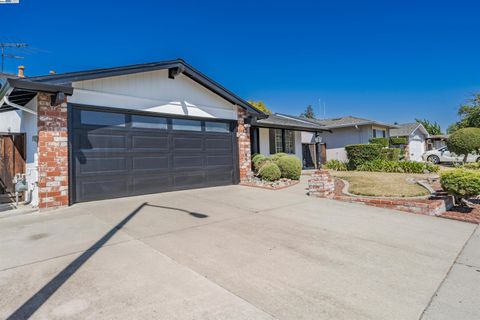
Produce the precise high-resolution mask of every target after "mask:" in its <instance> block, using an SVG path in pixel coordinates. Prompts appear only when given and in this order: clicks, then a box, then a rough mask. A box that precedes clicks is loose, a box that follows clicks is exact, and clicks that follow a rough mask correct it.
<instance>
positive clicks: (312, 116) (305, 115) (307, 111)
mask: <svg viewBox="0 0 480 320" xmlns="http://www.w3.org/2000/svg"><path fill="white" fill-rule="evenodd" d="M300 117H302V118H307V119H315V113H314V112H313V108H312V106H311V105H308V107H307V109H305V111H304V112H302V113H301V114H300Z"/></svg>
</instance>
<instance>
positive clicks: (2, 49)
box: [0, 42, 28, 72]
mask: <svg viewBox="0 0 480 320" xmlns="http://www.w3.org/2000/svg"><path fill="white" fill-rule="evenodd" d="M27 46H28V44H26V43H23V42H0V54H1V56H2V68H1V72H3V69H4V66H5V59H7V58H8V59H23V57H21V56H16V55H13V54H9V53H7V52H6V50H7V48H11V49H20V48H25V47H27Z"/></svg>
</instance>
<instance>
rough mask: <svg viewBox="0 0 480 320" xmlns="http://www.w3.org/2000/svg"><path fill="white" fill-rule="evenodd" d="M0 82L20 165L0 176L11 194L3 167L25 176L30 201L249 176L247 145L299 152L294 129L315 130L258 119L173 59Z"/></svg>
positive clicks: (2, 128)
mask: <svg viewBox="0 0 480 320" xmlns="http://www.w3.org/2000/svg"><path fill="white" fill-rule="evenodd" d="M21 71H22V72H23V69H22V70H21ZM0 81H1V82H0V85H1V87H0V133H1V134H2V137H6V139H9V141H10V140H12V141H13V142H15V141H14V140H15V139H16V138H14V137H21V138H19V139H20V140H19V142H18V143H17V145H15V143H13V144H14V148H13V150H14V152H17V153H19V154H20V155H19V157H17V159H20V158H22V159H23V162H24V164H25V165H24V166H18V167H12V169H11V170H10V171H9V174H8V175H5V176H4V177H1V176H0V179H1V180H4V181H2V183H3V184H10V185H9V190H7V192H10V193H12V192H13V191H14V190H13V189H12V188H13V186H12V184H11V178H12V176H14V175H16V174H23V175H25V179H26V182H27V187H28V192H27V199H26V201H27V202H29V203H31V204H32V205H34V206H37V205H38V207H39V208H40V209H44V208H55V207H59V206H65V205H70V204H73V203H77V202H85V201H94V200H102V199H110V198H117V197H125V196H132V195H140V194H147V193H157V192H164V191H173V190H182V189H190V188H201V187H209V186H219V185H229V184H236V183H238V182H240V181H241V180H244V179H247V178H248V177H249V176H250V175H251V152H252V149H253V151H254V152H262V153H265V154H270V153H272V152H279V151H283V152H287V153H291V154H295V155H296V156H297V157H299V158H300V159H302V152H301V132H302V131H309V132H313V133H315V132H321V129H320V126H319V125H318V124H314V123H311V122H308V121H304V120H302V121H299V120H296V119H293V118H288V117H284V116H281V115H271V116H270V117H269V118H268V119H267V117H268V115H266V114H264V113H262V112H261V111H259V110H257V109H256V108H255V107H253V106H251V105H250V104H249V103H247V102H246V101H245V100H243V99H242V98H240V97H238V96H237V95H235V94H234V93H233V92H231V91H230V90H228V89H227V88H225V87H223V86H222V85H220V84H219V83H217V82H215V81H214V80H212V79H210V78H209V77H207V76H206V75H204V74H202V73H201V72H200V71H198V70H196V69H195V68H193V67H192V66H191V65H189V64H187V63H186V62H185V61H184V60H182V59H177V60H170V61H161V62H154V63H146V64H137V65H129V66H122V67H114V68H104V69H94V70H86V71H79V72H70V73H63V74H49V75H46V76H39V77H29V78H25V77H18V78H15V77H4V78H2V80H0ZM252 144H253V145H252ZM9 161H11V159H10V160H9ZM8 180H10V182H9V181H8Z"/></svg>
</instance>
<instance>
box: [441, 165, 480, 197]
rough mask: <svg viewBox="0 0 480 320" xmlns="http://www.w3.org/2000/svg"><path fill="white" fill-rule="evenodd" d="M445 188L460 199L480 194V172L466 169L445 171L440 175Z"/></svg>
mask: <svg viewBox="0 0 480 320" xmlns="http://www.w3.org/2000/svg"><path fill="white" fill-rule="evenodd" d="M440 183H441V184H442V188H443V190H445V191H447V192H448V193H450V194H452V195H453V196H455V200H456V201H457V203H458V200H459V199H462V198H468V197H472V196H476V195H479V194H480V172H479V171H473V170H465V169H455V170H450V171H445V172H443V173H442V174H441V175H440Z"/></svg>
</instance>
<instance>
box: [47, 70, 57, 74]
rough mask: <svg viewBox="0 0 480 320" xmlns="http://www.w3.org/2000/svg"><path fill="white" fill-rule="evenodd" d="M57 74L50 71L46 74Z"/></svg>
mask: <svg viewBox="0 0 480 320" xmlns="http://www.w3.org/2000/svg"><path fill="white" fill-rule="evenodd" d="M56 73H57V72H56V71H55V70H50V71H49V72H48V74H56Z"/></svg>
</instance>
